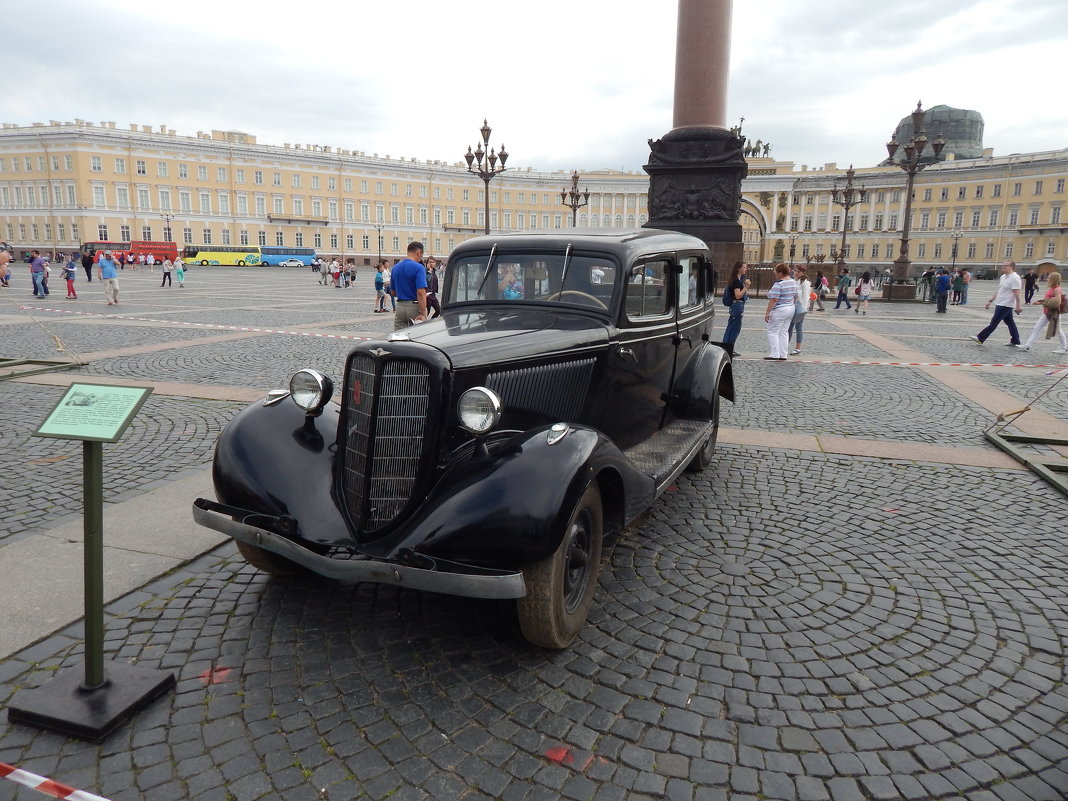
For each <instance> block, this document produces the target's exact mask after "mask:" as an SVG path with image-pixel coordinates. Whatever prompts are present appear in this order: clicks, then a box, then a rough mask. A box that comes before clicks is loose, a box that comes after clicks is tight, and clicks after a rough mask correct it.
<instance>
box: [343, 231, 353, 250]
mask: <svg viewBox="0 0 1068 801" xmlns="http://www.w3.org/2000/svg"><path fill="white" fill-rule="evenodd" d="M355 239H356V237H354V236H353V235H352V234H345V249H346V250H352V249H353V248H354V247H355V245H354V244H353V243H354V241H355Z"/></svg>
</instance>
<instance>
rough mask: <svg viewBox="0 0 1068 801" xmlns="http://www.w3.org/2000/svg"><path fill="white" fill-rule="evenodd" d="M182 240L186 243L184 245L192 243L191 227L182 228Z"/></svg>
mask: <svg viewBox="0 0 1068 801" xmlns="http://www.w3.org/2000/svg"><path fill="white" fill-rule="evenodd" d="M182 242H183V243H184V244H186V245H192V244H193V229H192V228H183V229H182Z"/></svg>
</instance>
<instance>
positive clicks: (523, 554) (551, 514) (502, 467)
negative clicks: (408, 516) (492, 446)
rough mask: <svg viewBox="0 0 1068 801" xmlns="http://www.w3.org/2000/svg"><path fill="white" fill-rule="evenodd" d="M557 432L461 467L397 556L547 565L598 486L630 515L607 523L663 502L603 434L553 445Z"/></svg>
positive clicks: (617, 512)
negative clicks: (585, 497) (408, 552)
mask: <svg viewBox="0 0 1068 801" xmlns="http://www.w3.org/2000/svg"><path fill="white" fill-rule="evenodd" d="M549 428H550V427H549V426H544V427H539V428H536V429H532V430H530V431H526V432H523V433H522V434H518V435H516V437H515V438H513V439H512V440H511V441H509V442H508V443H507V444H506V445H504V446H503V447H501V448H500V449H499V450H496V451H495V452H494V453H493V454H492V455H491V456H489V457H488V458H482V459H479V458H477V457H472V458H471V460H470V461H469V462H465V463H464V464H460V465H454V466H453V467H452V468H450V470H448V471H447V472H446V473H445V475H444V476H443V477H442V480H441V481H440V482H439V483H438V486H436V487H435V488H434V491H433V492H432V493H431V495H430V496H429V497H428V498H427V501H426V503H425V504H424V506H423V507H422V509H421V510H420V513H419V516H418V517H417V519H416V520H414V521H413V524H412V525H411V527H410V528H409V529H408V534H407V535H406V536H404V537H403V539H402V540H400V541H396V540H395V541H394V543H393V545H392V551H393V554H399V553H400V552H401V551H403V550H404V549H406V548H410V549H412V550H413V551H417V552H419V553H425V554H427V555H429V556H433V557H436V558H440V559H450V560H453V561H457V562H466V563H473V564H490V565H495V566H499V567H503V566H519V565H523V564H526V563H529V562H535V561H539V560H541V559H544V558H546V557H547V556H549V555H550V554H552V553H553V551H555V550H556V548H557V546H558V545H559V544H560V540H561V538H562V537H563V534H564V527H565V526H566V525H567V521H568V518H569V517H570V515H571V512H572V509H573V507H574V505H575V504H576V503H578V500H579V498H580V497H581V496H582V493H583V491H584V490H585V488H586V487H587V486H588V485H589V483H590V482H591V481H599V482H604V484H605V485H606V486H607V488H608V491H607V492H605V493H603V495H604V497H605V499H606V502H608V499H612V500H611V502H612V503H615V504H621V505H622V507H623V508H621V509H613V510H610V513H609V514H606V519H615V520H620V521H623V520H624V519H625V520H630V519H633V518H634V517H635V516H637V514H638V513H639V512H641V511H643V510H644V509H645V508H646V507H648V506H649V504H651V503H652V502H653V500H654V498H655V488H654V485H653V482H652V480H651V479H650V478H649V477H648V476H645V475H643V474H641V473H639V472H638V471H637V470H635V469H634V467H633V466H632V465H631V463H630V462H629V461H628V460H627V458H626V457H625V456H624V455H623V453H622V452H621V451H620V450H619V448H617V447H616V446H615V445H614V444H613V443H612V442H611V441H610V440H608V439H607V438H606V437H605V436H604V435H603V434H602V433H600V432H599V431H596V430H595V429H592V428H587V427H584V426H572V427H571V429H570V431H569V433H568V434H567V436H565V437H564V438H563V439H561V440H559V441H558V442H556V443H554V444H549V438H548V432H549Z"/></svg>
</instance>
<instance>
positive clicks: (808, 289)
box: [786, 264, 812, 356]
mask: <svg viewBox="0 0 1068 801" xmlns="http://www.w3.org/2000/svg"><path fill="white" fill-rule="evenodd" d="M794 280H795V281H797V284H798V286H799V287H800V289H799V290H798V293H797V297H798V299H799V300H798V302H797V303H796V304H795V305H794V318H793V319H792V320H791V321H790V329H789V330H788V331H787V332H786V342H787V344H789V342H790V337H791V336H794V335H796V336H797V343H796V344H795V345H794V349H793V350H792V351H790V355H791V356H797V355H798V354H799V353H800V352H801V341H802V340H803V339H804V335H803V333H802V331H801V327H802V326H803V325H804V324H805V314H806V312H808V309H809V306H808V296H809V295H810V294H812V282H811V281H809V280H808V268H807V267H805V266H804V265H802V264H799V265H798V266H797V267H795V268H794Z"/></svg>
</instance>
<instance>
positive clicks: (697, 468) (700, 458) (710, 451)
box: [686, 387, 719, 473]
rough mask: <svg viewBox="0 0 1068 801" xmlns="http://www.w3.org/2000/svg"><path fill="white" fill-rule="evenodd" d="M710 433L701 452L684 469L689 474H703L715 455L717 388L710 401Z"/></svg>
mask: <svg viewBox="0 0 1068 801" xmlns="http://www.w3.org/2000/svg"><path fill="white" fill-rule="evenodd" d="M711 419H712V433H710V434H709V435H708V437H707V438H706V439H705V444H704V445H702V446H701V450H699V451H698V452H697V454H696V455H695V456H694V457H693V460H692V461H691V462H690V463H689V464H688V465H686V469H687V470H689V471H690V472H691V473H700V472H703V471H704V470H705V469H706V468H707V467H708V466H709V465H710V464H712V456H713V455H714V454H715V453H716V439H717V438H718V437H719V389H718V387H717V391H716V394H715V396H714V398H713V400H712V418H711Z"/></svg>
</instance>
